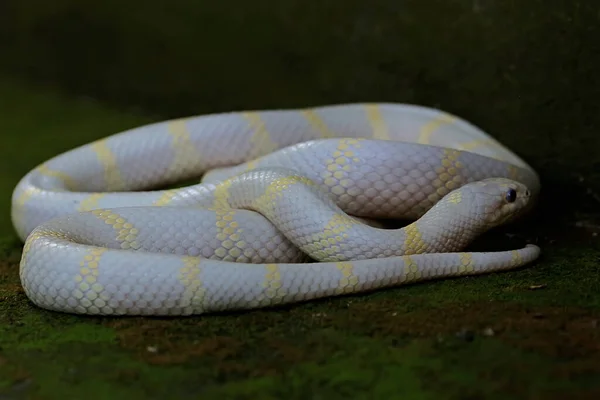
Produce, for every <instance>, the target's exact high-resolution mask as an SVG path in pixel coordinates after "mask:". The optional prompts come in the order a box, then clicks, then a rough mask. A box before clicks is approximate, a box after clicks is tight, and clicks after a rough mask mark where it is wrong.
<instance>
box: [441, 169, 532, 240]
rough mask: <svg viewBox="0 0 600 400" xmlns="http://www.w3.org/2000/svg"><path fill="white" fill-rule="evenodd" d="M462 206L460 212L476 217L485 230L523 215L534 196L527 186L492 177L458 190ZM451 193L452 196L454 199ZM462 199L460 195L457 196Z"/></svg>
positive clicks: (476, 221)
mask: <svg viewBox="0 0 600 400" xmlns="http://www.w3.org/2000/svg"><path fill="white" fill-rule="evenodd" d="M456 192H457V193H460V197H461V202H460V203H462V204H461V205H462V207H459V209H460V213H462V214H464V215H465V216H471V217H472V218H475V221H474V222H475V223H476V224H478V225H479V224H481V225H480V228H482V230H488V229H491V228H493V227H495V226H498V225H501V224H503V223H506V222H508V221H511V220H513V219H515V218H517V217H519V216H520V215H522V214H523V213H524V212H525V211H526V210H527V209H528V205H529V201H530V200H531V193H530V191H529V189H528V188H527V186H525V185H523V184H522V183H519V182H517V181H513V180H510V179H505V178H490V179H484V180H481V181H477V182H473V183H469V184H466V185H464V186H463V187H461V188H459V189H457V191H456ZM451 195H452V193H450V194H449V195H448V196H451ZM454 196H458V195H456V194H455V195H454Z"/></svg>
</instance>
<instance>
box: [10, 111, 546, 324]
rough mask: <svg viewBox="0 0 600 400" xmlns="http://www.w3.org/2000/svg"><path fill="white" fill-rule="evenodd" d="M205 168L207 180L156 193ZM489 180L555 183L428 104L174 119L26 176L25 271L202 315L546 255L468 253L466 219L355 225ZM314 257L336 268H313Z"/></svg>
mask: <svg viewBox="0 0 600 400" xmlns="http://www.w3.org/2000/svg"><path fill="white" fill-rule="evenodd" d="M323 139H325V140H323ZM290 146H291V147H290ZM207 172H208V173H207ZM205 173H207V174H206V175H205V176H204V178H203V181H202V183H200V184H197V185H191V186H187V187H183V188H176V189H169V190H155V191H149V190H150V189H153V188H155V187H157V186H160V185H166V184H170V183H174V182H177V181H180V180H182V179H191V178H199V177H200V176H202V175H203V174H205ZM240 174H242V175H240ZM240 176H242V177H243V179H242V178H240V179H238V180H237V181H236V180H235V179H236V177H238V178H239V177H240ZM229 178H232V179H229ZM292 178H293V179H292ZM486 178H509V179H511V180H514V181H517V182H520V183H522V184H524V185H526V186H527V188H528V189H529V191H530V192H531V196H532V198H533V199H535V197H536V196H537V194H538V192H539V186H540V185H539V179H538V176H537V174H536V173H535V171H533V169H532V168H531V167H530V166H529V165H527V164H526V163H525V162H524V161H522V160H521V159H520V158H519V157H517V156H516V155H515V154H514V153H512V152H511V151H510V150H509V149H507V148H506V147H504V146H503V145H501V144H500V143H498V142H497V141H495V140H494V139H493V138H492V137H490V136H489V135H488V134H486V133H485V132H483V131H481V130H479V129H478V128H476V127H474V126H473V125H471V124H469V123H467V122H465V121H463V120H461V119H459V118H457V117H455V116H451V115H449V114H446V113H444V112H441V111H438V110H433V109H429V108H424V107H417V106H409V105H403V104H349V105H338V106H328V107H320V108H313V109H302V110H274V111H257V112H235V113H225V114H214V115H206V116H199V117H193V118H184V119H178V120H171V121H165V122H160V123H156V124H152V125H147V126H142V127H139V128H136V129H132V130H129V131H126V132H123V133H120V134H116V135H113V136H110V137H107V138H105V139H102V140H99V141H97V142H94V143H91V144H88V145H84V146H82V147H79V148H77V149H74V150H72V151H69V152H67V153H64V154H62V155H59V156H57V157H55V158H53V159H51V160H49V161H48V162H46V163H44V164H42V165H40V166H38V167H36V168H35V169H34V170H32V171H31V172H30V173H28V174H27V175H26V176H25V177H24V178H23V179H22V180H21V182H20V183H19V184H18V185H17V187H16V188H15V191H14V193H13V208H12V218H13V223H14V226H15V229H16V231H17V233H18V234H19V236H20V237H21V239H22V240H24V241H25V247H24V251H23V257H22V261H21V272H20V276H21V281H22V284H23V287H24V289H25V292H26V294H27V296H28V297H29V298H30V299H31V300H32V301H33V302H34V303H35V304H37V305H39V306H41V307H44V308H47V309H51V310H58V311H64V312H72V313H87V314H113V315H115V314H116V315H122V314H128V315H133V314H138V315H139V314H144V315H150V314H152V315H181V314H186V315H187V314H200V313H205V312H210V311H218V310H228V309H243V308H254V307H263V306H269V305H277V304H283V303H289V302H294V301H300V300H308V299H312V298H318V297H324V296H331V295H335V294H342V293H356V292H361V291H365V290H371V289H376V288H381V287H388V286H394V285H398V284H401V283H406V282H411V281H416V280H421V279H426V278H436V277H446V276H452V275H459V274H475V273H483V272H490V271H497V270H501V269H507V268H514V267H518V266H521V265H524V264H526V263H528V262H530V261H532V260H534V259H535V258H537V256H538V254H539V248H537V247H536V246H531V245H529V246H526V247H524V248H522V249H518V250H512V251H506V252H494V253H465V252H459V250H461V248H462V247H464V246H465V245H466V244H468V241H469V240H470V239H469V240H467V239H464V240H463V239H459V236H460V230H461V226H462V225H461V223H462V222H461V220H460V219H459V220H458V223H457V221H456V220H455V219H452V220H445V219H444V218H441V217H440V218H435V217H434V218H429V219H428V220H426V218H421V220H419V221H417V222H415V223H414V224H412V225H410V226H408V227H407V228H405V229H403V230H400V231H392V230H383V229H376V228H372V227H369V226H365V225H363V224H362V223H359V221H360V220H357V219H356V218H354V217H364V218H393V219H411V220H414V219H417V218H420V217H422V216H423V215H424V214H425V213H426V212H427V211H428V210H431V209H432V207H433V206H434V205H435V204H437V203H438V202H439V201H440V200H441V199H442V198H444V196H446V195H447V194H448V193H449V192H451V191H453V190H455V189H458V188H461V187H463V185H465V184H469V183H472V182H479V181H482V180H485V179H486ZM232 182H233V183H232ZM236 182H237V183H236ZM273 182H275V184H274V183H273ZM286 196H287V197H286ZM459 197H460V196H459ZM531 204H534V201H532V202H531ZM237 207H242V208H245V209H237ZM258 209H260V213H258V212H256V210H258ZM252 210H255V211H252ZM346 213H347V214H350V215H351V216H352V217H349V216H348V215H347V214H346ZM469 218H470V217H469V216H465V217H464V218H463V220H467V219H469ZM300 249H301V250H302V251H300ZM306 253H308V254H310V256H311V257H312V258H313V259H315V260H317V261H322V262H309V263H306V261H308V260H307V256H306Z"/></svg>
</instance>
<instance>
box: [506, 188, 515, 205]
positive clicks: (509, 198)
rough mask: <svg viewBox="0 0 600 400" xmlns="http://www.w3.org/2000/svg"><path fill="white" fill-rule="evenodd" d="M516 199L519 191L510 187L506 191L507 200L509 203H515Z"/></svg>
mask: <svg viewBox="0 0 600 400" xmlns="http://www.w3.org/2000/svg"><path fill="white" fill-rule="evenodd" d="M516 199H517V191H516V190H515V189H508V191H507V192H506V201H508V202H509V203H514V201H515V200H516Z"/></svg>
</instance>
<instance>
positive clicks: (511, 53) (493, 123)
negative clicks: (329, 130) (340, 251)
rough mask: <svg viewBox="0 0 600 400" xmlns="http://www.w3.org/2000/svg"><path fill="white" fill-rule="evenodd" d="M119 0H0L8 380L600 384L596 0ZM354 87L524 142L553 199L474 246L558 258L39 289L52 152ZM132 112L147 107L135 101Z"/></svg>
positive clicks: (8, 388) (100, 387) (2, 335)
mask: <svg viewBox="0 0 600 400" xmlns="http://www.w3.org/2000/svg"><path fill="white" fill-rule="evenodd" d="M112 3H113V2H112V1H108V2H104V3H90V4H86V6H85V7H83V6H81V3H79V2H75V1H68V0H61V1H59V2H56V3H52V6H49V5H48V4H50V3H47V2H37V1H33V0H27V1H22V2H21V3H17V2H10V1H9V2H7V3H6V4H8V6H6V5H4V3H3V5H2V6H0V13H5V14H6V13H8V15H9V16H11V18H8V19H7V21H8V22H7V23H6V24H2V26H1V27H0V33H10V34H12V35H13V38H14V39H15V40H14V41H12V42H9V45H8V46H6V45H5V46H6V47H5V48H2V50H3V54H5V55H8V57H6V58H5V59H4V60H3V63H4V67H5V68H6V69H7V70H9V71H10V74H9V73H8V72H5V73H4V74H2V75H0V131H2V132H3V136H2V139H1V142H0V143H1V145H2V146H0V166H1V167H2V177H1V179H0V189H1V192H2V193H4V194H5V195H4V196H3V197H1V198H0V209H2V210H4V212H3V213H1V214H0V235H1V237H2V239H1V240H0V398H9V399H13V398H15V399H17V398H36V399H54V398H73V399H80V398H86V397H87V398H90V399H92V398H94V399H104V398H106V399H119V398H129V399H131V398H166V397H170V398H173V397H178V398H185V397H193V398H197V397H198V396H200V395H202V396H204V398H240V399H242V398H248V399H250V398H252V399H256V398H266V399H268V398H272V399H279V398H290V399H295V398H298V399H300V398H302V399H304V398H314V399H325V398H327V399H334V398H364V399H367V398H369V399H370V398H410V399H429V398H432V399H433V398H452V399H480V398H490V399H494V398H497V399H506V398H531V399H533V398H544V399H552V398H556V399H563V398H569V399H571V398H573V399H575V398H578V399H581V398H590V399H596V398H598V397H600V379H599V377H600V363H599V362H598V360H600V345H599V344H600V274H599V272H600V240H599V238H598V236H597V235H598V233H599V232H600V228H599V226H600V215H599V214H600V213H599V212H598V208H599V204H600V196H599V195H598V193H600V172H598V171H600V168H598V166H599V165H600V155H598V154H597V149H598V148H600V139H599V136H598V135H597V133H596V132H595V131H594V129H593V128H594V127H596V126H598V125H600V114H598V113H597V111H596V103H597V102H596V99H597V96H598V94H599V92H600V90H599V89H598V88H599V85H598V84H597V83H598V80H599V78H598V77H597V75H596V72H595V71H596V70H597V66H598V65H599V62H600V59H599V58H600V57H599V56H598V55H599V54H600V52H599V51H598V44H597V40H596V39H595V38H597V35H598V32H597V30H598V28H597V26H598V24H597V18H598V14H597V10H596V8H597V7H595V6H593V2H588V3H589V5H588V4H586V3H585V2H566V1H558V0H554V1H530V2H499V1H498V2H496V1H481V0H480V1H475V2H473V1H466V0H465V1H462V0H461V1H459V0H457V1H452V2H449V1H441V0H440V1H434V0H431V1H424V2H417V1H408V2H403V3H402V4H403V6H402V7H400V6H394V5H393V4H395V3H393V2H391V1H390V2H386V1H378V2H375V4H377V6H366V5H365V4H366V3H364V2H357V1H344V2H342V1H331V2H328V3H327V5H324V6H322V8H316V7H310V8H309V7H306V8H303V7H301V6H300V3H299V2H296V1H292V0H287V1H285V2H278V3H273V5H269V6H268V7H267V6H265V3H260V2H258V3H253V4H254V5H253V6H251V5H250V3H247V4H248V5H242V4H241V3H240V4H239V5H238V6H237V7H231V6H230V5H223V6H218V5H212V6H211V7H213V8H211V9H210V10H207V9H204V10H199V9H196V8H195V7H196V6H193V5H192V4H191V3H190V4H184V2H182V1H179V2H172V3H170V4H171V8H169V9H167V10H162V9H160V10H159V8H158V7H157V6H152V5H151V4H152V3H148V5H144V6H143V7H141V6H140V8H138V10H137V11H136V13H135V17H134V16H133V14H132V15H125V14H123V15H121V14H117V13H118V12H119V11H118V10H119V7H117V6H116V3H115V4H112ZM135 3H136V2H132V4H135ZM237 3H239V2H236V4H237ZM342 3H343V4H342ZM525 3H526V4H525ZM144 4H146V3H144ZM223 4H225V3H223ZM244 4H246V3H244ZM274 4H277V5H274ZM132 6H133V5H132ZM2 7H4V9H1V8H2ZM432 7H433V8H434V9H435V10H437V11H438V13H437V14H434V13H432V12H430V10H431V9H432ZM11 13H12V14H11ZM290 16H293V18H290ZM244 17H246V18H244ZM77 18H79V19H77ZM82 21H83V22H82ZM511 24H512V25H511ZM509 27H510V29H509ZM251 29H255V30H256V32H257V33H256V35H254V36H252V35H250V34H246V32H248V31H250V30H251ZM594 35H595V36H594ZM216 39H220V42H219V41H217V40H216ZM107 60H111V61H110V62H108V61H107ZM17 73H18V74H19V75H20V76H26V77H27V78H28V79H29V82H30V83H25V82H23V81H17V80H15V79H13V78H12V77H14V76H15V74H17ZM40 80H43V81H45V82H47V83H49V86H46V87H44V88H40V87H39V86H38V87H36V86H35V85H33V84H32V83H31V82H33V81H40ZM265 88H268V89H269V90H270V92H267V91H266V89H265ZM81 95H88V96H90V97H94V98H99V99H102V101H101V103H102V104H104V105H102V104H99V103H98V102H95V101H91V100H89V99H82V98H80V97H78V96H81ZM359 100H376V101H381V100H389V101H399V102H412V103H419V104H424V105H430V106H436V107H440V108H443V109H445V110H447V111H450V112H453V113H456V114H458V115H460V116H462V117H464V118H466V119H468V120H470V121H473V122H474V123H476V124H477V125H479V126H481V127H483V128H484V129H486V130H487V131H489V132H491V133H492V134H494V135H495V136H496V137H498V138H499V139H500V140H501V141H503V142H504V143H506V144H507V145H509V146H510V147H511V148H513V149H515V150H516V151H517V152H518V153H519V154H521V155H523V157H525V158H526V159H527V160H528V161H529V162H530V163H531V164H532V165H533V166H534V167H535V168H536V169H537V170H538V171H539V173H540V175H541V177H542V180H543V197H542V199H541V203H540V204H539V207H538V208H537V212H536V214H535V215H533V216H532V217H531V218H530V219H529V220H528V221H524V222H523V223H521V224H520V225H519V226H514V227H508V228H506V229H504V230H502V231H499V232H495V233H492V234H490V235H486V237H485V238H484V239H482V240H481V241H480V242H479V243H477V244H475V246H474V248H479V249H497V248H511V247H518V246H520V245H522V244H523V243H524V242H525V241H531V242H536V243H538V244H539V245H540V246H541V247H542V251H543V256H542V258H541V259H540V260H539V261H538V262H536V263H535V264H533V265H531V266H529V267H527V268H524V269H522V270H519V271H512V272H508V273H502V274H493V275H487V276H479V277H472V278H461V279H453V280H445V281H437V282H428V283H424V284H418V285H412V286H406V287H403V288H398V289H393V290H386V291H380V292H377V293H372V294H368V295H361V296H350V297H343V298H336V299H329V300H323V301H317V302H312V303H307V304H301V305H295V306H289V307H285V308H279V309H275V310H258V311H253V312H246V313H234V314H222V315H210V316H203V317H194V318H176V319H163V318H159V319H151V318H125V319H123V318H121V319H118V318H91V317H81V316H71V315H63V314H57V313H52V312H47V311H44V310H40V309H38V308H36V307H34V306H33V305H31V304H30V303H29V302H28V300H27V298H26V296H25V294H24V293H23V291H22V288H21V286H20V282H19V278H18V262H19V258H20V254H21V243H20V242H19V241H18V240H17V238H16V236H15V235H14V233H13V232H12V227H11V223H10V213H9V210H10V193H11V191H12V189H13V187H14V185H15V184H16V183H17V182H18V180H19V179H20V177H22V176H23V174H25V173H26V172H27V171H28V170H29V169H31V168H32V167H34V166H35V165H36V164H38V163H40V162H42V161H44V160H46V159H47V158H49V157H51V156H53V155H55V154H58V153H60V152H62V151H65V150H67V149H69V148H72V147H74V146H77V145H80V144H83V143H87V142H89V141H91V140H94V139H97V138H99V137H103V136H105V135H107V134H109V133H113V132H116V131H120V130H123V129H126V128H129V127H133V126H137V125H140V124H142V123H146V122H150V121H154V120H158V119H163V118H165V117H168V116H176V115H189V114H196V113H200V112H208V111H225V110H231V109H240V108H261V107H283V106H296V105H306V104H323V103H331V102H347V101H359ZM106 104H110V105H112V107H108V106H106ZM134 108H138V109H141V110H144V111H139V112H134V111H127V112H125V111H118V110H132V109H134ZM150 113H153V114H154V115H159V116H156V117H148V115H150ZM507 233H508V234H510V235H506V234H507Z"/></svg>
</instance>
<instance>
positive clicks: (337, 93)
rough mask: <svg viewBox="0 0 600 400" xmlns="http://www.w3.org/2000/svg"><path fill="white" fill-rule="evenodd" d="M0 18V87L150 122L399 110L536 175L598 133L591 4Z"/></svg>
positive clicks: (598, 50) (24, 5) (70, 1)
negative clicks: (354, 108)
mask: <svg viewBox="0 0 600 400" xmlns="http://www.w3.org/2000/svg"><path fill="white" fill-rule="evenodd" d="M0 7H1V8H0V13H1V14H2V17H1V18H2V23H1V24H0V33H1V34H2V36H3V38H4V39H3V40H2V43H1V44H0V45H1V46H2V48H1V49H0V50H1V54H2V58H1V60H2V61H1V63H0V68H2V69H4V71H8V72H10V73H14V74H18V75H21V76H25V77H27V78H28V79H32V80H38V81H40V82H46V83H51V84H55V85H58V86H59V87H61V88H63V89H64V90H65V91H68V92H70V93H74V94H78V95H85V96H90V97H93V98H96V99H100V100H102V101H104V102H107V103H110V104H113V105H115V106H118V107H122V108H124V109H128V108H133V107H136V108H138V107H139V108H141V109H142V110H144V111H145V112H148V113H152V114H155V115H160V116H162V117H171V116H183V115H191V114H198V113H205V112H213V111H225V110H234V109H244V108H254V109H256V108H272V107H294V106H305V105H316V104H324V103H339V102H351V101H366V100H368V101H397V102H411V103H418V104H423V105H430V106H435V107H440V108H443V109H445V110H446V111H449V112H453V113H456V114H458V115H460V116H462V117H464V118H467V119H468V120H470V121H472V122H474V123H476V124H478V125H480V126H481V127H483V128H484V129H486V130H488V131H489V132H491V133H493V134H494V135H496V136H497V137H499V138H500V139H501V140H502V141H504V142H505V143H506V144H508V145H509V146H511V147H514V148H515V149H516V150H517V151H518V152H519V153H520V154H522V155H523V156H525V157H532V158H534V160H533V163H534V164H536V163H537V165H538V166H541V165H542V163H544V162H548V161H547V160H551V159H552V157H563V158H564V157H565V154H567V156H566V157H567V159H563V161H557V162H559V163H560V162H565V163H572V162H580V161H581V160H579V157H578V156H575V155H568V154H569V153H568V151H569V149H570V147H572V142H573V137H576V138H577V140H580V141H591V140H592V136H594V135H595V132H594V131H593V129H594V127H595V126H598V125H599V123H600V117H599V115H600V113H598V112H597V99H598V94H599V87H600V85H599V80H600V78H598V72H597V70H598V66H599V65H600V63H599V59H600V41H599V40H598V39H599V38H600V35H599V34H600V29H599V26H600V25H599V19H600V11H599V10H600V6H599V3H598V2H597V1H592V0H589V1H566V0H565V1H559V0H544V1H542V0H528V1H506V0H406V1H400V0H397V1H394V0H385V1H384V0H373V1H357V0H324V1H322V2H308V1H303V0H279V1H275V0H274V1H251V0H246V1H242V0H236V1H234V0H224V1H218V2H208V1H187V0H174V1H168V2H164V1H161V2H159V1H154V2H152V1H140V0H133V1H128V2H122V1H115V0H105V1H103V2H92V1H81V0H57V1H52V2H49V1H42V0H4V2H3V3H2V5H1V6H0ZM540 138H543V140H540ZM590 143H591V142H590ZM580 144H581V143H580ZM540 154H542V155H543V156H544V157H543V158H541V157H540ZM582 166H583V165H582Z"/></svg>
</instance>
